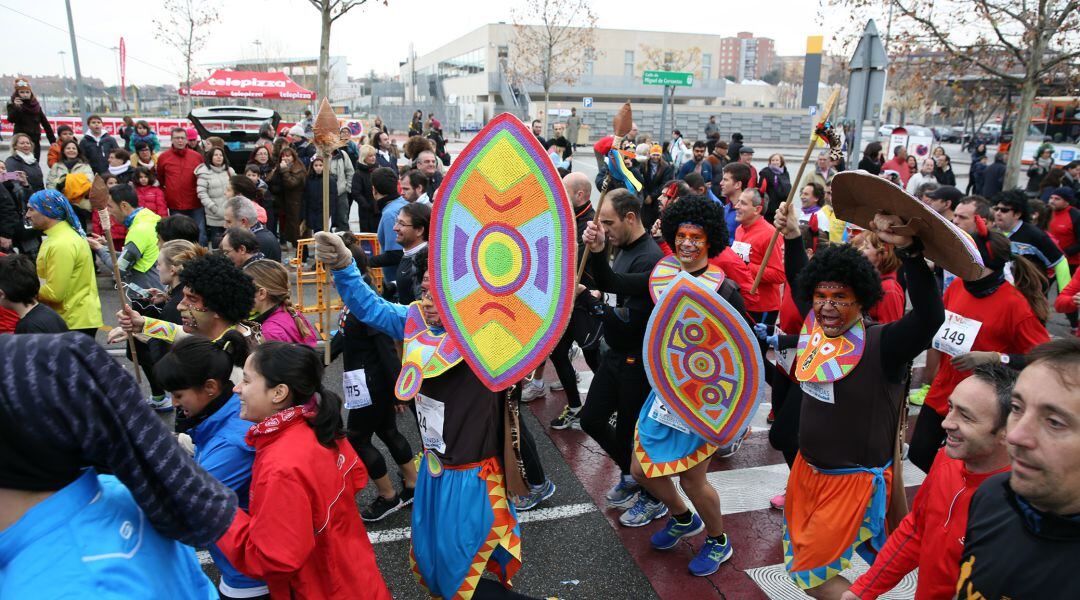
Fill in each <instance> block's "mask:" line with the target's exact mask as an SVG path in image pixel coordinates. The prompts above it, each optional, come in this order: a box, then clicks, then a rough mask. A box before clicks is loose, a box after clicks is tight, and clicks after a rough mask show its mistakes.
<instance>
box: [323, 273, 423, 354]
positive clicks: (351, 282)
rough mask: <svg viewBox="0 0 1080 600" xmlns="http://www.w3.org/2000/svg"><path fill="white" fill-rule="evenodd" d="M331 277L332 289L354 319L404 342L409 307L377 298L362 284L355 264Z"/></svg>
mask: <svg viewBox="0 0 1080 600" xmlns="http://www.w3.org/2000/svg"><path fill="white" fill-rule="evenodd" d="M332 274H333V276H334V287H336V288H337V291H338V294H339V295H340V296H341V300H342V302H344V303H345V306H346V308H348V309H349V312H350V313H352V315H353V316H355V317H356V318H357V319H360V321H361V322H363V323H364V324H365V325H369V326H371V327H373V328H375V329H378V330H379V331H381V332H382V333H385V334H386V335H388V336H390V337H391V338H393V339H395V340H400V339H404V338H405V315H406V313H407V312H408V310H409V307H407V306H402V305H401V304H394V303H393V302H389V301H387V300H385V299H384V298H382V297H381V296H379V295H378V294H376V293H375V290H373V289H371V286H369V285H368V284H367V283H365V282H364V278H363V276H362V275H360V270H359V269H357V268H356V263H355V262H353V263H350V264H349V266H347V267H345V268H344V269H341V270H338V271H332Z"/></svg>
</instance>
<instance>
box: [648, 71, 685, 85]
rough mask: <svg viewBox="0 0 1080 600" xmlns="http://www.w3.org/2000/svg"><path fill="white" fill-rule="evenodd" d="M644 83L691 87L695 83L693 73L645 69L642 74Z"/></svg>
mask: <svg viewBox="0 0 1080 600" xmlns="http://www.w3.org/2000/svg"><path fill="white" fill-rule="evenodd" d="M641 83H642V84H644V85H673V86H680V87H690V86H692V85H694V74H693V73H680V72H678V71H645V73H643V74H642V76H641Z"/></svg>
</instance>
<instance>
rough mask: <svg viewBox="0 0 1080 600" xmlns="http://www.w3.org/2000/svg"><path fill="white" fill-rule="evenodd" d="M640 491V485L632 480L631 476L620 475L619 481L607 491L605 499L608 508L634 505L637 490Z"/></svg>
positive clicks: (625, 507)
mask: <svg viewBox="0 0 1080 600" xmlns="http://www.w3.org/2000/svg"><path fill="white" fill-rule="evenodd" d="M640 491H641V486H640V485H638V482H636V481H634V478H633V477H629V476H626V477H622V478H620V479H619V483H616V484H615V487H613V488H611V490H609V491H608V493H607V495H606V496H605V499H606V500H607V505H608V507H609V508H621V509H623V510H626V509H628V508H630V507H631V506H633V505H634V502H636V501H637V498H638V492H640Z"/></svg>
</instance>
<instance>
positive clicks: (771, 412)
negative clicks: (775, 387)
mask: <svg viewBox="0 0 1080 600" xmlns="http://www.w3.org/2000/svg"><path fill="white" fill-rule="evenodd" d="M775 420H776V412H775V411H774V410H773V409H771V408H770V409H769V416H767V417H765V422H766V423H768V424H769V425H772V424H773V421H775Z"/></svg>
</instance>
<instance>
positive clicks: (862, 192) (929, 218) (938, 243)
mask: <svg viewBox="0 0 1080 600" xmlns="http://www.w3.org/2000/svg"><path fill="white" fill-rule="evenodd" d="M832 205H833V211H835V213H836V217H837V218H838V219H843V220H844V221H848V222H849V223H854V224H856V225H858V226H859V227H863V228H866V229H869V227H870V222H871V221H873V220H874V216H875V215H877V214H878V213H882V214H887V215H896V216H898V217H900V218H901V219H903V221H904V223H905V225H904V226H903V227H901V228H897V229H894V232H895V233H897V234H900V235H911V236H917V237H918V238H919V239H920V240H922V244H923V254H924V255H925V256H926V257H927V258H929V259H930V260H932V261H934V264H936V265H937V266H939V267H942V268H943V269H945V270H947V271H949V272H950V273H953V274H955V275H956V276H957V277H959V278H961V279H966V280H969V281H972V280H975V279H978V278H980V277H982V275H983V262H982V257H981V256H980V255H979V250H978V248H977V247H976V246H975V242H974V241H972V239H971V236H969V235H968V234H967V233H965V232H964V231H963V230H962V229H960V228H959V227H957V226H956V225H953V224H952V222H950V221H949V220H948V219H946V218H945V217H943V216H941V215H940V214H938V213H937V211H935V210H934V209H932V208H930V207H929V206H927V205H926V204H925V203H923V202H921V201H919V200H917V199H916V198H914V197H913V196H911V195H910V194H908V193H907V192H905V191H904V190H903V189H901V188H900V187H898V186H897V185H896V184H894V183H892V182H891V181H889V180H887V179H883V178H881V177H877V176H876V175H871V174H870V173H867V172H866V171H845V172H843V173H838V174H836V176H834V177H833V179H832Z"/></svg>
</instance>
